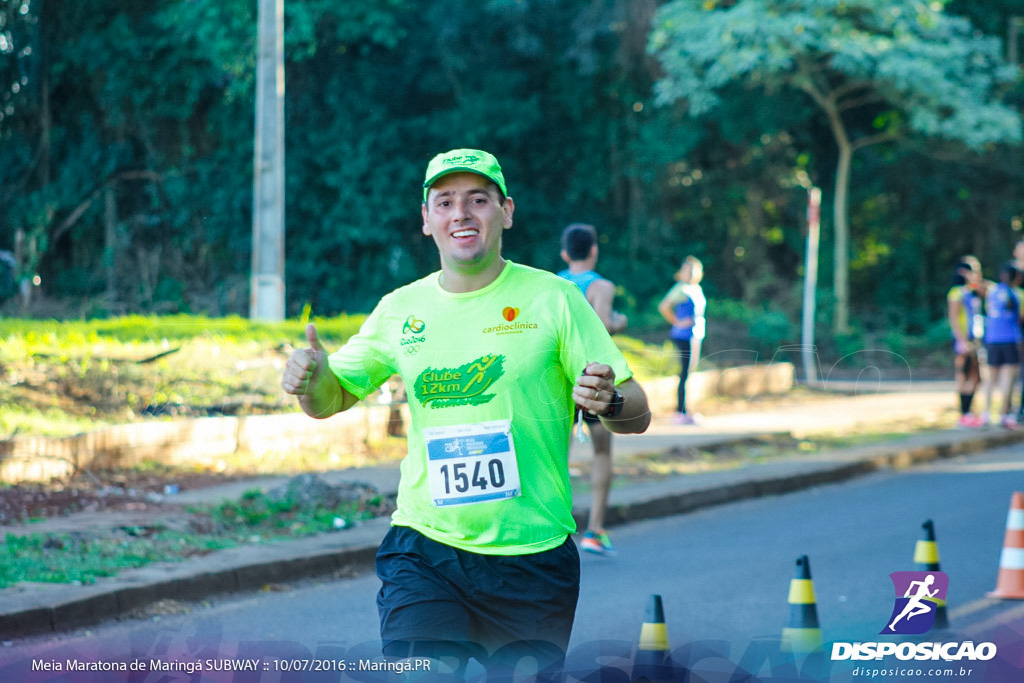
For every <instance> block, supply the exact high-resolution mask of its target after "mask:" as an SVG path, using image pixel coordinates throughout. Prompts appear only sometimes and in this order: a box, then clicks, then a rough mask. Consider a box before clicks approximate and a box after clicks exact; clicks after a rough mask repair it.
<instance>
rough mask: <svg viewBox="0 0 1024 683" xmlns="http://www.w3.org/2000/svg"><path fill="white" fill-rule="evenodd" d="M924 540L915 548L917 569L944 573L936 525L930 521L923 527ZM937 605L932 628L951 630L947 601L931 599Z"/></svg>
mask: <svg viewBox="0 0 1024 683" xmlns="http://www.w3.org/2000/svg"><path fill="white" fill-rule="evenodd" d="M921 527H922V528H923V529H924V538H922V539H921V540H920V541H918V542H917V545H916V546H915V547H914V562H915V563H916V564H917V568H918V569H920V570H922V571H926V572H938V571H942V570H941V569H940V568H939V545H938V543H936V542H935V523H934V522H932V520H930V519H929V520H928V521H927V522H925V523H924V524H922V525H921ZM931 600H932V602H934V603H935V622H934V624H933V626H932V628H949V615H948V614H946V601H945V600H938V599H936V598H932V599H931Z"/></svg>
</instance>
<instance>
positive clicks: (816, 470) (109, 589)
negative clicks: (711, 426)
mask: <svg viewBox="0 0 1024 683" xmlns="http://www.w3.org/2000/svg"><path fill="white" fill-rule="evenodd" d="M1021 441H1024V430H1022V431H1016V432H997V433H990V434H984V435H981V434H971V433H965V432H954V431H949V432H939V433H935V434H926V435H920V436H916V437H911V438H910V439H908V440H907V441H906V442H901V443H889V444H880V445H877V446H868V447H861V448H854V449H849V450H845V451H838V452H835V453H833V454H830V455H828V456H822V455H818V456H815V457H814V458H810V457H808V458H785V459H780V460H779V461H778V462H768V463H765V464H759V465H752V466H748V467H742V468H739V469H736V470H727V471H722V472H711V473H707V474H702V475H697V476H679V477H672V478H669V479H666V480H663V481H657V482H651V483H645V484H637V485H632V486H628V487H625V488H624V489H622V490H617V491H615V492H614V496H615V497H617V498H620V499H626V500H625V502H623V503H620V504H615V505H613V506H611V507H610V509H609V511H608V524H609V526H613V525H617V524H623V523H626V522H635V521H639V520H644V519H652V518H657V517H663V516H668V515H674V514H681V513H686V512H692V511H694V510H698V509H702V508H707V507H711V506H715V505H722V504H725V503H731V502H736V501H740V500H746V499H752V498H758V497H764V496H775V495H781V494H784V493H790V492H794V491H799V490H802V489H806V488H810V487H813V486H819V485H822V484H829V483H836V482H840V481H845V480H848V479H851V478H853V477H857V476H861V475H864V474H868V473H871V472H875V471H878V470H880V469H887V468H891V469H902V468H906V467H909V466H910V465H913V464H917V463H923V462H928V461H932V460H937V459H942V458H950V457H955V456H959V455H964V454H968V453H973V452H977V451H981V450H985V449H989V448H998V447H1001V446H1006V445H1010V444H1013V443H1018V442H1021ZM587 512H588V511H587V509H585V508H580V509H577V510H576V511H575V512H574V516H575V517H576V519H577V523H585V520H586V516H587ZM388 525H389V520H388V519H387V518H379V519H374V520H370V521H368V522H366V523H364V524H360V525H359V526H357V527H355V528H354V529H350V530H347V531H344V532H340V533H338V534H328V535H321V536H315V537H311V538H307V539H298V540H294V541H285V542H279V543H271V544H267V545H261V546H244V547H237V548H230V549H227V550H221V551H217V552H214V553H211V554H209V555H206V556H204V557H199V558H193V559H188V560H185V561H183V562H177V563H157V564H153V565H148V566H146V567H142V568H140V569H134V570H129V571H126V572H123V573H122V574H120V575H118V576H116V577H112V578H110V579H104V580H101V581H99V582H97V583H96V584H93V585H90V586H71V585H61V584H37V583H32V584H18V585H16V586H14V587H12V588H9V589H6V590H5V591H4V598H5V600H4V602H5V604H4V606H3V608H0V609H2V611H0V637H2V638H4V639H10V638H13V637H24V636H28V635H36V634H40V633H47V632H60V631H65V630H68V629H72V628H80V627H83V626H88V625H92V624H96V623H99V622H101V621H103V620H107V619H112V618H117V617H123V616H126V615H129V614H130V613H132V612H133V611H137V610H140V609H142V608H143V607H145V606H146V605H151V604H153V603H157V602H159V601H162V600H185V601H196V600H202V599H205V598H208V597H211V596H214V595H223V594H228V593H233V592H239V591H251V590H260V589H262V588H264V587H266V586H268V585H272V584H275V583H285V582H288V581H295V580H297V579H306V578H313V577H317V576H330V575H339V574H346V573H355V572H362V571H365V570H368V569H370V568H372V566H373V561H374V557H375V554H376V550H377V545H378V543H379V541H380V539H381V538H383V536H384V534H385V532H386V530H387V528H388Z"/></svg>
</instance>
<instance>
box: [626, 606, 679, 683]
mask: <svg viewBox="0 0 1024 683" xmlns="http://www.w3.org/2000/svg"><path fill="white" fill-rule="evenodd" d="M632 680H633V681H645V682H651V683H653V682H654V681H671V680H673V670H672V658H671V656H670V655H669V649H668V627H667V626H666V625H665V610H664V608H663V607H662V605H661V596H660V595H652V596H651V597H650V599H649V600H648V602H647V611H646V612H645V613H644V623H643V625H641V627H640V640H639V642H638V643H637V646H636V657H635V659H634V660H633V676H632Z"/></svg>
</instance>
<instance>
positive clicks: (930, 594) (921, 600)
mask: <svg viewBox="0 0 1024 683" xmlns="http://www.w3.org/2000/svg"><path fill="white" fill-rule="evenodd" d="M933 583H935V576H934V575H933V574H929V575H928V576H926V577H924V581H911V582H910V586H909V587H908V588H907V592H906V593H904V594H903V597H905V598H910V600H909V602H907V604H906V606H905V607H904V608H903V611H902V612H900V614H899V616H898V617H896V618H895V619H893V620H892V623H891V624H889V630H890V631H895V630H896V622H898V621H899V620H900V619H902V618H904V617H906V618H907V620H908V621H909V620H910V619H912V618H914V617H916V616H918V615H920V614H928V612H931V611H932V610H933V609H934V604H935V603H931V604H929V603H927V602H925V598H934V597H935V596H936V595H937V594H938V592H939V589H938V588H936V589H935V590H933V591H930V590H928V587H929V586H931V585H932V584H933ZM915 591H916V592H915ZM912 592H913V593H914V594H913V595H911V593H912Z"/></svg>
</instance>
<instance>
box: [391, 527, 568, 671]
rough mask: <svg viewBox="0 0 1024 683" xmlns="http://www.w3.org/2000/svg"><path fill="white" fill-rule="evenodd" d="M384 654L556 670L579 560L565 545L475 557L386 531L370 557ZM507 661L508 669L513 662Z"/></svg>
mask: <svg viewBox="0 0 1024 683" xmlns="http://www.w3.org/2000/svg"><path fill="white" fill-rule="evenodd" d="M377 576H378V577H379V578H380V580H381V584H382V585H381V589H380V592H379V593H378V594H377V610H378V612H379V613H380V635H381V641H382V645H383V652H384V655H385V656H389V657H417V656H423V657H434V658H439V657H440V656H444V655H451V654H454V655H455V656H457V657H476V658H477V659H478V660H480V661H482V662H485V661H486V659H487V658H491V659H495V656H494V655H495V652H496V651H500V653H499V655H510V656H511V657H512V659H513V660H514V661H517V660H518V659H519V658H521V657H522V656H535V657H538V661H539V662H546V664H547V665H553V666H559V667H560V666H561V664H562V661H563V660H564V657H565V650H566V648H567V647H568V645H569V635H570V632H571V631H572V623H573V619H574V617H575V614H576V602H577V600H578V598H579V589H580V557H579V552H578V551H577V549H576V544H575V543H574V542H573V541H572V539H571V538H569V537H566V540H565V542H564V543H563V544H562V545H560V546H558V547H557V548H553V549H552V550H547V551H544V552H539V553H533V554H529V555H483V554H480V553H471V552H467V551H465V550H460V549H458V548H453V547H451V546H448V545H445V544H443V543H438V542H436V541H433V540H431V539H429V538H427V537H426V536H424V535H423V534H421V533H419V532H418V531H416V530H414V529H411V528H409V527H404V526H392V527H391V529H390V531H388V533H387V535H385V537H384V540H383V541H382V542H381V545H380V548H379V549H378V551H377ZM514 661H513V663H514Z"/></svg>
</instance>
